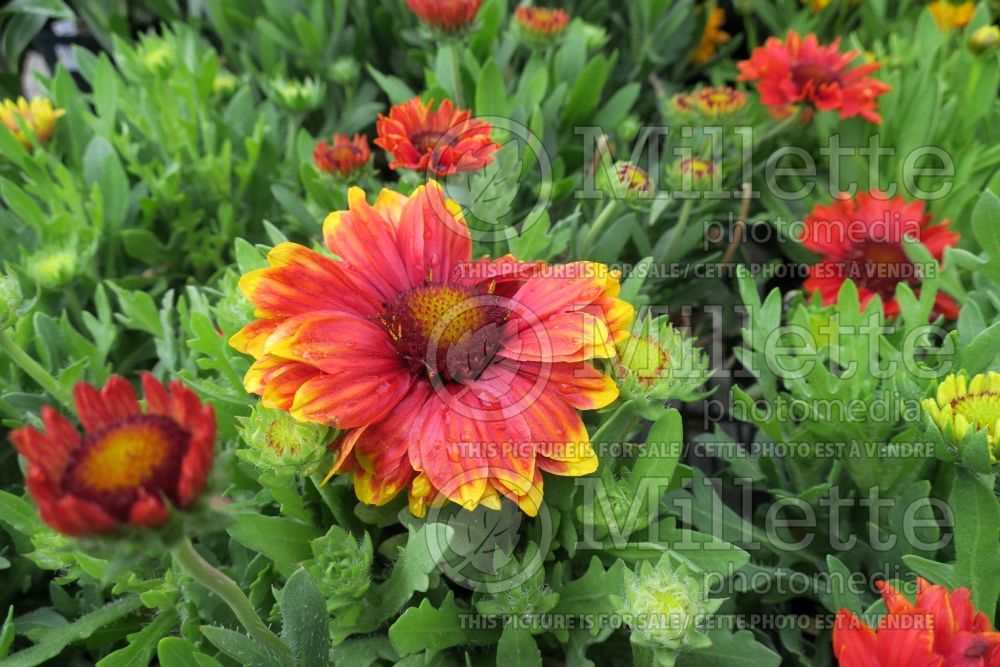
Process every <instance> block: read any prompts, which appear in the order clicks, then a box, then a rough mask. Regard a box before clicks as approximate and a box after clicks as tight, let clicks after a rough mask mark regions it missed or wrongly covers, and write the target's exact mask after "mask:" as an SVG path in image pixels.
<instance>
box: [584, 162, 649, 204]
mask: <svg viewBox="0 0 1000 667" xmlns="http://www.w3.org/2000/svg"><path fill="white" fill-rule="evenodd" d="M597 188H598V189H599V190H601V191H602V192H604V193H605V194H607V195H610V196H611V197H612V198H614V199H620V200H624V201H625V202H628V203H630V204H635V203H638V202H639V201H640V200H643V199H649V198H650V197H651V196H652V194H653V182H652V181H651V180H650V178H649V174H647V173H646V171H645V170H644V169H642V168H640V167H637V166H635V165H634V164H632V163H631V162H616V163H615V164H614V165H613V166H612V168H611V169H600V170H599V171H598V173H597Z"/></svg>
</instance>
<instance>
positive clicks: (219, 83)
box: [212, 70, 239, 97]
mask: <svg viewBox="0 0 1000 667" xmlns="http://www.w3.org/2000/svg"><path fill="white" fill-rule="evenodd" d="M238 83H239V81H238V80H237V79H236V76H235V75H234V74H233V73H232V72H228V71H226V70H221V71H219V73H218V74H216V75H215V78H214V79H212V92H213V93H215V94H216V95H219V96H222V97H226V96H229V95H232V94H233V93H234V92H236V86H237V84H238Z"/></svg>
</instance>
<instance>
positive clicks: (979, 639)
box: [833, 578, 1000, 667]
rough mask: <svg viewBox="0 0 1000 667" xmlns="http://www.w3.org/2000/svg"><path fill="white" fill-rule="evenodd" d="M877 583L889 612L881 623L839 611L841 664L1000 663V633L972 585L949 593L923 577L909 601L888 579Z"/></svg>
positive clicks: (987, 666)
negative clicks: (979, 606) (976, 601)
mask: <svg viewBox="0 0 1000 667" xmlns="http://www.w3.org/2000/svg"><path fill="white" fill-rule="evenodd" d="M876 585H877V586H878V588H879V590H880V591H881V593H882V598H883V599H884V600H885V606H886V609H887V610H888V612H889V613H888V614H887V615H886V616H885V617H884V618H883V619H882V620H881V622H880V623H879V625H878V628H874V629H873V628H871V627H869V626H868V624H866V623H865V622H864V621H863V620H861V619H859V618H858V617H857V616H855V615H854V614H852V613H851V612H849V611H847V610H846V609H841V610H840V611H839V612H837V617H836V620H835V622H834V626H833V652H834V655H836V656H837V659H838V661H839V662H840V666H841V667H950V666H955V667H958V666H959V665H961V666H963V667H965V666H967V667H1000V633H998V632H994V631H993V630H992V628H990V622H989V619H987V617H986V615H985V614H983V613H982V612H979V613H977V612H976V610H975V608H974V607H973V606H972V601H971V597H972V593H971V591H970V590H969V589H968V588H956V589H955V590H954V591H952V592H950V593H949V592H948V589H947V588H945V587H944V586H932V585H931V584H929V583H928V582H927V581H925V580H924V579H921V578H918V579H917V597H916V600H915V601H914V602H910V601H909V600H908V599H907V598H906V597H905V596H904V595H902V594H901V593H899V592H898V591H897V590H896V589H894V588H893V587H892V586H891V585H889V584H888V583H886V582H884V581H879V582H878V583H877V584H876Z"/></svg>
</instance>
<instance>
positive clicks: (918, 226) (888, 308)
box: [802, 191, 959, 319]
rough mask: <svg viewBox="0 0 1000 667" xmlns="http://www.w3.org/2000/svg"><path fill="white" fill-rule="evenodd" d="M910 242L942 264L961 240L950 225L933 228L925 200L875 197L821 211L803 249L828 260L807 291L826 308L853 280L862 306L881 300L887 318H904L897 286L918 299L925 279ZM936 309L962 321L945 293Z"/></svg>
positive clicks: (808, 227)
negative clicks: (909, 254) (905, 286)
mask: <svg viewBox="0 0 1000 667" xmlns="http://www.w3.org/2000/svg"><path fill="white" fill-rule="evenodd" d="M906 237H911V238H914V239H916V240H918V241H920V242H921V243H923V244H924V246H926V248H927V250H928V251H930V253H931V254H932V255H933V256H934V258H935V259H936V260H938V261H940V260H941V258H942V256H943V254H944V249H945V248H946V247H948V246H951V245H954V244H955V243H956V242H957V241H958V238H959V237H958V234H957V233H956V232H953V231H951V230H950V229H949V227H948V221H947V220H945V221H943V222H941V223H938V224H932V221H931V216H930V215H928V214H927V213H926V210H925V205H924V202H922V201H920V200H916V201H912V202H907V201H905V200H904V199H903V198H902V197H893V198H890V197H888V196H887V195H885V194H882V193H880V192H877V191H872V192H870V193H859V194H858V195H857V196H855V197H849V196H846V195H844V196H841V197H840V198H838V199H835V200H834V201H833V203H831V204H830V205H829V206H817V207H816V208H814V209H813V211H812V213H810V214H809V217H807V218H806V220H805V230H804V235H803V238H802V243H803V244H804V245H805V246H806V247H807V248H809V249H810V250H812V251H814V252H817V253H819V254H820V255H822V256H823V260H822V261H820V262H819V263H818V264H814V265H813V266H812V267H810V269H809V277H808V278H807V279H806V281H805V283H804V285H803V286H804V287H805V289H806V290H807V291H809V292H819V293H820V295H821V296H822V298H823V303H825V304H827V305H831V304H835V303H836V302H837V295H838V293H839V292H840V287H841V285H843V284H844V281H845V280H848V279H850V280H853V281H854V283H855V284H856V285H857V287H858V296H859V297H860V299H861V305H862V306H867V304H868V302H869V301H871V300H872V298H874V297H875V296H876V295H878V296H880V297H881V298H882V305H883V308H884V311H885V315H886V317H895V316H896V315H898V314H899V303H897V301H896V286H897V285H898V284H899V283H901V282H902V283H906V284H908V285H910V286H911V287H913V288H914V291H915V292H917V293H919V291H920V283H921V279H922V277H921V274H920V270H919V267H917V266H916V265H915V264H914V263H913V262H912V261H910V259H909V258H908V257H907V255H906V250H905V246H904V239H905V238H906ZM935 308H936V310H937V312H938V313H940V314H942V315H944V316H945V317H948V318H951V319H954V318H956V317H958V304H956V303H955V301H954V300H953V299H952V298H951V297H949V296H948V295H947V294H944V293H942V292H938V294H937V297H936V301H935Z"/></svg>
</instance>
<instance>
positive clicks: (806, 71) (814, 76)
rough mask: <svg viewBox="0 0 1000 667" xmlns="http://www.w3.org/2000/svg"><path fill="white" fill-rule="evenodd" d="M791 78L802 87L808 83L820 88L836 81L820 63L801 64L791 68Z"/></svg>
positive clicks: (830, 72)
mask: <svg viewBox="0 0 1000 667" xmlns="http://www.w3.org/2000/svg"><path fill="white" fill-rule="evenodd" d="M792 78H793V79H795V83H797V84H798V85H800V86H804V85H806V84H807V83H810V82H812V83H814V84H815V85H817V86H821V85H823V84H825V83H830V82H831V81H834V80H836V78H837V77H836V75H835V74H834V73H833V72H832V71H831V70H830V68H829V67H827V66H826V65H822V64H820V63H802V64H800V65H796V66H794V67H793V68H792Z"/></svg>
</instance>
